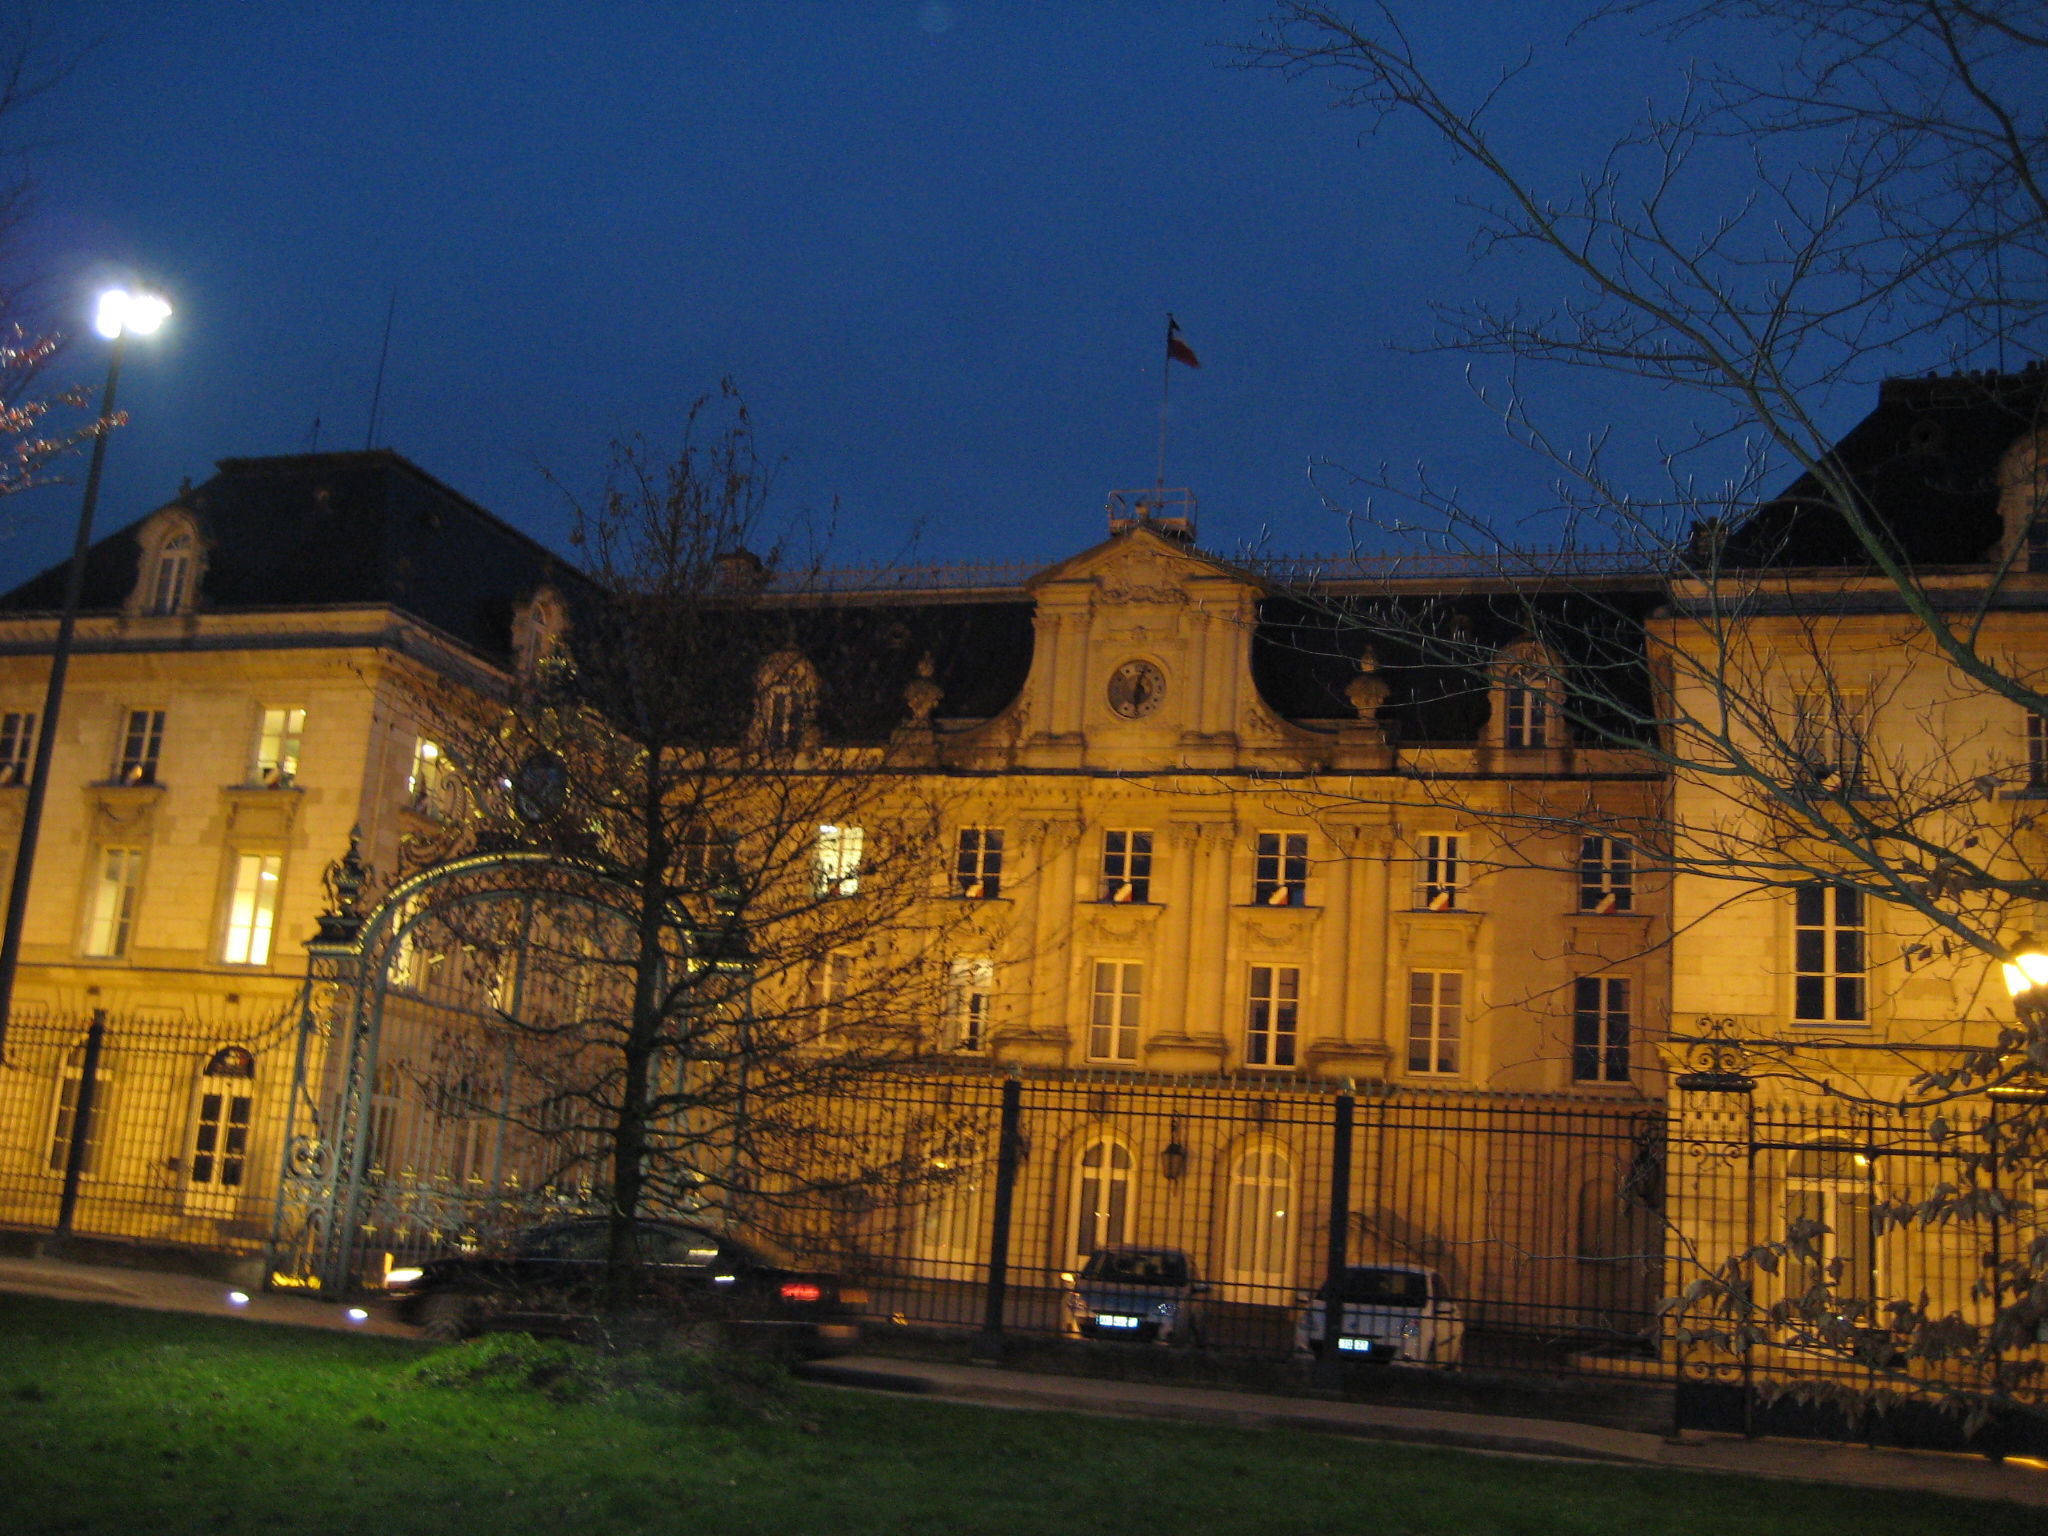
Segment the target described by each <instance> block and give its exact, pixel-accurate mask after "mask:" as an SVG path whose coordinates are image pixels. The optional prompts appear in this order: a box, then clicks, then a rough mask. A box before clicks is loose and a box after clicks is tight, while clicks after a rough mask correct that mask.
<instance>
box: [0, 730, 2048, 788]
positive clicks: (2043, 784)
mask: <svg viewBox="0 0 2048 1536" xmlns="http://www.w3.org/2000/svg"><path fill="white" fill-rule="evenodd" d="M7 718H8V719H9V720H12V719H13V718H14V716H12V715H9V716H8V717H7ZM27 719H28V722H29V725H30V728H31V729H33V728H34V725H35V716H33V715H30V716H28V717H27ZM4 744H5V738H4V737H0V745H4ZM8 782H9V783H15V784H18V783H20V782H21V781H20V780H19V779H11V780H9V781H8ZM2027 788H2029V789H2048V719H2043V718H2042V717H2041V716H2040V715H2028V716H2027Z"/></svg>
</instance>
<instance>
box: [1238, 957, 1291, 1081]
mask: <svg viewBox="0 0 2048 1536" xmlns="http://www.w3.org/2000/svg"><path fill="white" fill-rule="evenodd" d="M1300 1015H1301V968H1300V967H1299V966H1293V965H1255V966H1253V967H1252V984H1251V997H1250V1003H1249V1006H1248V1008H1247V1010H1246V1013H1245V1029H1244V1064H1245V1065H1246V1066H1248V1067H1291V1066H1293V1065H1294V1037H1295V1032H1296V1028H1297V1026H1298V1024H1299V1022H1300Z"/></svg>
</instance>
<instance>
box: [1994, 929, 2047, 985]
mask: <svg viewBox="0 0 2048 1536" xmlns="http://www.w3.org/2000/svg"><path fill="white" fill-rule="evenodd" d="M2041 986H2048V951H2044V950H2043V949H2042V947H2041V942H2040V940H2038V939H2036V938H2035V937H2034V936H2033V935H2032V934H2031V933H2023V934H2021V935H2020V936H2019V938H2018V939H2017V940H2016V941H2015V942H2014V944H2013V947H2012V958H2011V959H2010V960H2008V961H2006V962H2005V990H2006V991H2008V992H2010V993H2011V994H2012V995H2013V996H2014V997H2016V998H2017V997H2022V996H2024V995H2025V994H2027V993H2029V992H2032V991H2034V990H2035V989H2036V988H2038V987H2041Z"/></svg>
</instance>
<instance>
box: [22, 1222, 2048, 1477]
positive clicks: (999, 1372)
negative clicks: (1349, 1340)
mask: <svg viewBox="0 0 2048 1536" xmlns="http://www.w3.org/2000/svg"><path fill="white" fill-rule="evenodd" d="M0 1291H21V1292H27V1293H29V1294H33V1295H38V1296H55V1297H60V1298H64V1299H68V1300H75V1301H105V1302H115V1303H118V1304H121V1305H125V1306H136V1307H152V1308H156V1309H159V1310H163V1311H176V1312H199V1313H211V1314H214V1315H217V1316H240V1317H246V1318H248V1319H250V1320H251V1321H253V1322H261V1323H275V1324H283V1325H287V1326H291V1327H299V1328H329V1329H339V1330H343V1331H354V1332H358V1333H376V1334H382V1335H385V1336H388V1337H397V1338H413V1337H416V1336H417V1335H416V1333H415V1331H414V1330H413V1329H411V1328H408V1327H406V1326H404V1325H403V1324H401V1323H397V1322H393V1321H390V1320H388V1319H386V1318H384V1317H382V1316H379V1315H375V1314H373V1315H371V1316H370V1317H369V1318H367V1319H366V1320H360V1321H358V1320H355V1319H352V1318H350V1317H349V1315H348V1312H347V1309H345V1308H342V1307H339V1306H336V1305H334V1304H333V1303H331V1302H324V1301H317V1300H314V1299H312V1298H310V1297H305V1296H267V1295H264V1294H262V1293H260V1292H251V1293H249V1294H248V1299H247V1300H246V1301H244V1302H236V1301H234V1300H233V1299H232V1296H233V1294H234V1290H233V1287H231V1286H230V1285H228V1284H227V1283H225V1282H223V1281H219V1280H205V1279H200V1278H197V1277H195V1276H191V1275H174V1274H162V1273H159V1272H157V1271H154V1270H139V1269H114V1268H106V1267H102V1266H97V1265H85V1264H67V1263H62V1262H59V1261H56V1260H51V1259H12V1258H0ZM805 1374H806V1375H808V1376H810V1377H811V1379H813V1380H817V1381H823V1382H828V1383H831V1384H835V1385H839V1386H846V1387H862V1388H869V1389H875V1390H882V1391H895V1392H915V1393H921V1394H924V1395H928V1396H933V1397H943V1398H946V1399H949V1400H952V1401H957V1402H971V1403H984V1404H991V1405H996V1406H1002V1407H1011V1408H1053V1409H1065V1410H1069V1411H1072V1412H1078V1413H1106V1414H1116V1415H1120V1416H1124V1417H1135V1418H1163V1419H1180V1420H1184V1421H1188V1422H1192V1423H1204V1424H1229V1425H1237V1426H1242V1427H1246V1428H1258V1429H1283V1430H1284V1429H1293V1430H1306V1431H1310V1432H1313V1433H1316V1434H1335V1435H1355V1436H1362V1437H1365V1438H1369V1439H1375V1440H1400V1441H1406V1442H1410V1443H1413V1444H1419V1445H1443V1446H1453V1447H1458V1448H1462V1449H1465V1450H1473V1451H1484V1452H1490V1453H1493V1454H1507V1455H1520V1456H1549V1457H1570V1458H1573V1459H1576V1460H1583V1461H1598V1462H1607V1463H1616V1464H1624V1465H1632V1466H1650V1467H1672V1468H1683V1469H1685V1470H1688V1471H1695V1472H1731V1473H1739V1474H1741V1475H1743V1476H1746V1477H1766V1478H1789V1479H1794V1480H1797V1481H1800V1482H1815V1483H1841V1484H1849V1485H1854V1486H1858V1487H1865V1488H1918V1489H1924V1490H1926V1491H1928V1492H1930V1493H1946V1494H1952V1495H1954V1496H1956V1497H1958V1498H1966V1499H2004V1500H2010V1501H2011V1502H2014V1503H2019V1504H2032V1505H2038V1506H2040V1507H2042V1508H2044V1509H2048V1462H2037V1461H2033V1460H2012V1461H2007V1462H2004V1463H2002V1464H2000V1463H1993V1462H1988V1461H1985V1460H1984V1459H1982V1458H1981V1457H1975V1456H1953V1455H1944V1454H1941V1453H1938V1452H1932V1451H1895V1450H1871V1449H1868V1448H1866V1447H1864V1446H1856V1445H1833V1444H1825V1443H1817V1442H1813V1441H1805V1440H1745V1439H1742V1438H1741V1437H1740V1436H1733V1435H1706V1434H1699V1433H1696V1432H1695V1433H1690V1434H1688V1435H1686V1436H1685V1438H1684V1440H1683V1441H1673V1440H1670V1439H1667V1438H1664V1437H1662V1436H1658V1435H1649V1434H1640V1433H1637V1432H1635V1431H1632V1430H1623V1429H1606V1428H1602V1427H1600V1426H1599V1425H1593V1424H1572V1423H1565V1422H1560V1421H1554V1420H1549V1419H1514V1418H1506V1417H1501V1416H1496V1415H1493V1414H1481V1413H1447V1412H1443V1411H1441V1410H1438V1409H1431V1408H1402V1407H1392V1406H1387V1405H1383V1404H1378V1403H1348V1402H1336V1401H1330V1400H1325V1399H1320V1398H1295V1397H1268V1396H1264V1395H1261V1394H1258V1393H1253V1392H1225V1391H1216V1390H1212V1389H1208V1388H1201V1387H1174V1386H1164V1385H1157V1384H1153V1383H1147V1382H1126V1381H1101V1380H1096V1379H1094V1378H1090V1377H1080V1376H1054V1375H1043V1374H1034V1373H1031V1372H1025V1371H1015V1370H1009V1369H1006V1368H1003V1367H1000V1366H966V1365H942V1364H937V1363H931V1362H926V1361H913V1360H895V1359H888V1358H884V1357H881V1356H855V1357H848V1358H845V1359H840V1360H832V1361H823V1362H819V1363H817V1364H814V1365H812V1366H810V1367H808V1368H807V1369H806V1372H805Z"/></svg>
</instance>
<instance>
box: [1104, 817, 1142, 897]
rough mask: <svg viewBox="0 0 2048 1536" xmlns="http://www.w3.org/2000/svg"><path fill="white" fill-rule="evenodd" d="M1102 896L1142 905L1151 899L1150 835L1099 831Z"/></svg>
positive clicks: (1119, 831)
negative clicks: (1100, 835) (1100, 839)
mask: <svg viewBox="0 0 2048 1536" xmlns="http://www.w3.org/2000/svg"><path fill="white" fill-rule="evenodd" d="M1102 899H1103V900H1104V901H1115V902H1132V903H1136V904H1137V905H1139V906H1143V905H1144V904H1145V903H1146V902H1149V901H1150V900H1151V899H1152V834H1151V833H1150V832H1131V831H1122V830H1118V831H1109V832H1105V833H1103V834H1102Z"/></svg>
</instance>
